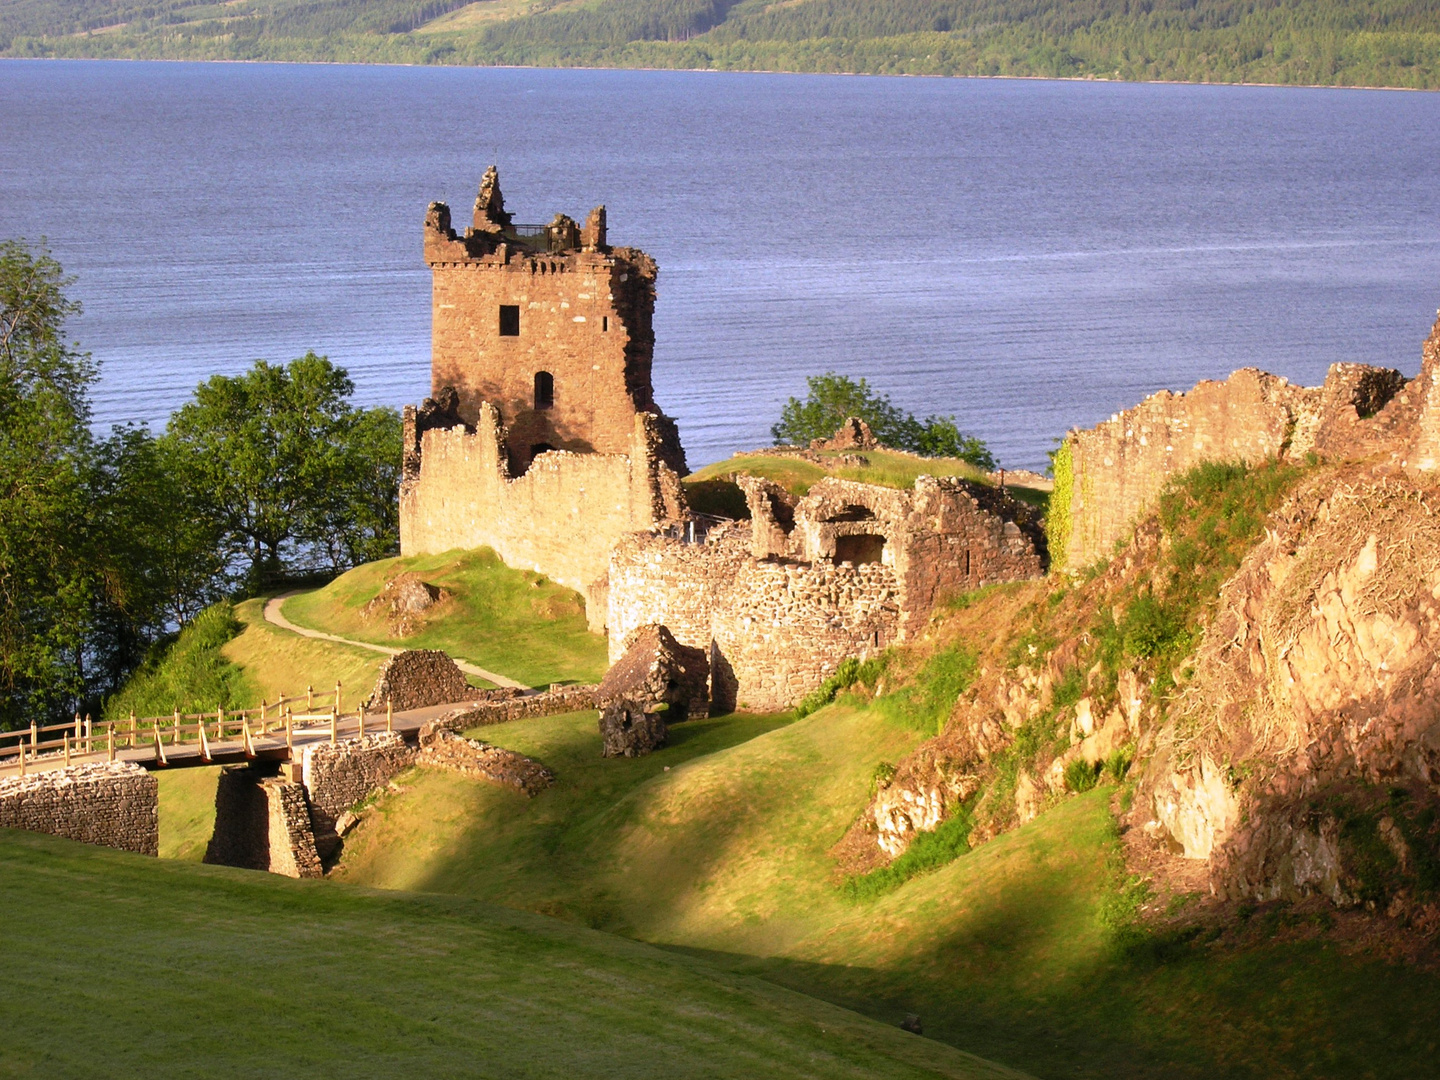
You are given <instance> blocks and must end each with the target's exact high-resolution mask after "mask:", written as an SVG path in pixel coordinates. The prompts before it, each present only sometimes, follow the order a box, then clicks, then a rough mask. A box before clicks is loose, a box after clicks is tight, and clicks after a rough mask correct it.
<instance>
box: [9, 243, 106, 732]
mask: <svg viewBox="0 0 1440 1080" xmlns="http://www.w3.org/2000/svg"><path fill="white" fill-rule="evenodd" d="M69 284H70V279H67V278H66V277H65V276H64V273H63V271H62V270H61V267H60V264H59V263H57V262H56V261H55V260H54V259H52V258H51V257H50V255H49V253H48V252H47V251H46V250H45V248H44V247H43V246H41V247H39V248H38V249H36V250H32V249H31V248H30V247H29V246H27V245H26V244H24V243H22V242H20V241H15V240H11V241H6V242H4V243H0V723H3V724H4V725H5V726H7V727H8V726H15V725H18V724H24V723H29V722H30V720H31V719H38V720H41V721H44V720H46V719H48V718H51V717H54V716H55V715H57V714H58V713H61V712H63V711H64V710H65V709H66V707H67V706H70V705H73V704H74V703H75V702H76V701H77V700H78V699H79V698H80V696H81V695H82V694H83V692H84V688H85V655H86V644H87V637H88V630H89V627H90V624H91V615H92V612H93V608H94V605H95V602H96V598H97V595H98V594H99V593H100V592H101V588H102V581H101V579H100V576H99V574H97V572H96V566H95V559H94V556H95V551H94V550H93V540H94V534H93V533H92V531H91V529H90V527H89V517H88V514H89V510H90V498H89V494H90V492H89V488H90V479H91V475H92V469H93V463H94V445H93V441H92V439H91V437H90V429H89V419H90V408H89V397H88V391H89V387H90V384H91V383H92V382H93V381H94V379H95V375H96V370H95V365H94V363H93V362H92V361H91V359H90V357H89V356H88V355H87V354H85V353H83V352H80V351H79V350H77V349H76V348H75V347H74V346H73V345H72V344H71V343H70V342H69V341H68V340H67V339H66V337H65V332H64V327H65V320H66V319H67V318H68V317H70V316H71V315H74V314H77V313H78V312H79V310H80V305H79V304H78V303H75V302H74V301H71V300H69V299H67V298H66V296H65V288H66V286H67V285H69Z"/></svg>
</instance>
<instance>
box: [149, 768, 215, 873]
mask: <svg viewBox="0 0 1440 1080" xmlns="http://www.w3.org/2000/svg"><path fill="white" fill-rule="evenodd" d="M219 776H220V766H218V765H216V766H213V767H210V768H198V767H197V768H193V769H161V770H159V771H158V772H156V774H155V777H156V779H157V780H159V782H160V857H161V858H162V859H180V860H182V861H185V862H199V861H200V860H201V859H203V858H204V857H205V848H206V846H207V845H208V844H209V843H210V834H211V833H212V832H214V831H215V784H216V782H217V781H218V779H219Z"/></svg>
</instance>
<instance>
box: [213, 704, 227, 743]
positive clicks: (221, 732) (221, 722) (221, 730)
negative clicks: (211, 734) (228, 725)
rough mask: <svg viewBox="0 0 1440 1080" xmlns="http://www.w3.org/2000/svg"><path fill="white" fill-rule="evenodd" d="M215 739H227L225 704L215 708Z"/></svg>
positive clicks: (217, 740) (220, 740)
mask: <svg viewBox="0 0 1440 1080" xmlns="http://www.w3.org/2000/svg"><path fill="white" fill-rule="evenodd" d="M215 741H216V742H224V741H225V707H224V706H223V705H222V706H220V708H218V709H216V710H215Z"/></svg>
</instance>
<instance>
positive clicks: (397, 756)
mask: <svg viewBox="0 0 1440 1080" xmlns="http://www.w3.org/2000/svg"><path fill="white" fill-rule="evenodd" d="M414 762H415V749H414V747H411V746H408V745H406V743H405V740H404V738H402V737H401V735H400V734H399V733H398V732H389V731H383V732H379V733H377V734H375V735H366V736H363V737H362V738H359V739H351V740H348V741H346V742H340V743H335V744H333V745H332V744H330V743H318V744H313V745H311V746H307V747H305V755H304V758H303V776H304V784H305V793H306V795H307V796H308V797H309V800H310V817H311V820H312V821H313V823H314V827H315V835H316V838H317V841H318V842H320V844H321V846H322V847H323V846H324V840H325V838H326V837H328V836H330V835H333V834H334V832H335V822H336V820H337V819H338V818H339V817H340V815H341V814H343V813H344V812H345V811H346V810H348V809H350V807H352V806H354V805H355V804H356V803H358V802H360V801H361V800H363V799H364V798H365V797H366V796H368V795H369V794H370V793H371V792H372V791H374V790H375V789H376V788H378V787H380V786H381V785H382V784H385V783H388V782H389V780H390V778H391V777H393V776H395V775H396V774H397V773H399V772H401V771H402V770H404V769H407V768H409V767H410V766H411V765H412V764H414Z"/></svg>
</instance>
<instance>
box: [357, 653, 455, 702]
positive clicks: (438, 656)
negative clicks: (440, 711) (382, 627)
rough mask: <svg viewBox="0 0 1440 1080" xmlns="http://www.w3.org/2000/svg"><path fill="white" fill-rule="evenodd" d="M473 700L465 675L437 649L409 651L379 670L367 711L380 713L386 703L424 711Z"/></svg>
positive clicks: (391, 658)
mask: <svg viewBox="0 0 1440 1080" xmlns="http://www.w3.org/2000/svg"><path fill="white" fill-rule="evenodd" d="M473 696H474V691H472V690H471V689H470V684H469V683H467V682H466V681H465V673H464V672H462V671H461V670H460V669H459V668H458V667H456V666H455V661H454V660H451V659H450V657H448V656H446V655H445V654H444V653H443V652H441V651H440V650H439V649H409V650H407V651H405V652H402V653H397V654H396V655H394V656H392V657H390V659H388V660H386V661H385V663H384V664H383V665H382V666H381V668H380V676H379V678H378V679H377V680H376V682H375V689H374V691H373V692H372V693H371V694H370V700H369V704H368V707H369V708H371V709H383V708H384V707H385V702H386V701H387V700H388V701H389V702H390V704H391V705H392V706H393V707H394V708H395V709H396V710H404V709H423V708H425V707H427V706H430V705H448V704H451V703H452V702H457V701H465V700H467V699H469V698H471V697H473Z"/></svg>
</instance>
